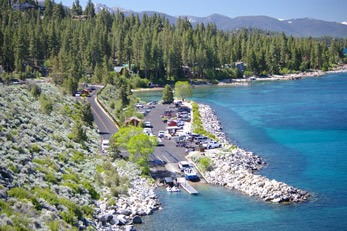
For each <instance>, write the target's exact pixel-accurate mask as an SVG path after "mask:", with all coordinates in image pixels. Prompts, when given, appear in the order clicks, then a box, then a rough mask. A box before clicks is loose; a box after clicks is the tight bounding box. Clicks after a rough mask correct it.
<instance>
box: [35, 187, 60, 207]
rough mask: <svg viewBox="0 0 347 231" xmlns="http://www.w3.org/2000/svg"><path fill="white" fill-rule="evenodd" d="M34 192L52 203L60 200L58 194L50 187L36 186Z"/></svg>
mask: <svg viewBox="0 0 347 231" xmlns="http://www.w3.org/2000/svg"><path fill="white" fill-rule="evenodd" d="M33 193H34V194H35V195H36V196H37V197H39V198H43V199H44V200H45V201H47V202H48V203H50V204H51V205H54V204H56V203H57V202H58V198H57V195H56V194H55V193H53V192H52V191H51V190H50V189H49V188H45V189H44V188H41V187H38V186H36V187H35V188H34V190H33Z"/></svg>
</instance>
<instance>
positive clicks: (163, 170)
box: [150, 163, 205, 195]
mask: <svg viewBox="0 0 347 231" xmlns="http://www.w3.org/2000/svg"><path fill="white" fill-rule="evenodd" d="M150 167H151V168H150V169H151V175H152V177H153V178H154V179H156V181H157V184H158V186H162V184H161V183H160V179H164V178H165V177H171V178H173V179H177V183H179V184H180V185H181V187H182V188H183V189H184V190H185V191H187V192H188V193H189V194H191V195H197V194H199V192H198V191H197V190H196V189H195V188H193V187H192V186H191V185H190V184H189V181H187V180H186V179H185V178H184V177H182V174H181V172H180V170H179V169H178V168H177V163H167V164H159V165H157V164H154V163H152V165H151V166H150ZM199 183H205V181H204V180H203V179H202V178H200V182H199Z"/></svg>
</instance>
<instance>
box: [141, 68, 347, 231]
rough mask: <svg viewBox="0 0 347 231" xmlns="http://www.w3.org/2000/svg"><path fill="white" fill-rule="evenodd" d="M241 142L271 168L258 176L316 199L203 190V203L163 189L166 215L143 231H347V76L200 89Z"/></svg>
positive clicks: (151, 96) (149, 96)
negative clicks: (289, 200)
mask: <svg viewBox="0 0 347 231" xmlns="http://www.w3.org/2000/svg"><path fill="white" fill-rule="evenodd" d="M193 95H194V97H193V98H192V99H193V100H195V101H197V102H201V103H205V104H208V105H210V106H211V107H212V108H213V109H214V110H215V111H216V113H217V115H218V116H219V117H220V120H221V122H222V124H223V126H224V132H225V133H226V134H227V135H228V137H229V138H231V140H233V142H234V143H236V144H237V145H238V146H240V147H243V148H245V149H247V150H250V151H253V152H255V153H256V154H257V155H259V156H261V157H263V158H264V159H265V160H266V161H267V163H268V164H267V166H266V167H265V168H263V169H262V170H261V171H259V172H258V173H259V174H262V175H265V176H267V177H268V178H271V179H272V178H273V179H276V180H278V181H283V182H285V183H287V184H289V185H293V186H295V187H298V188H300V189H303V190H306V191H308V192H310V194H311V195H312V196H311V198H310V200H309V201H308V202H305V203H301V204H279V205H276V204H271V203H268V202H264V201H262V200H260V199H257V198H252V197H248V196H245V195H243V194H241V193H239V192H237V191H232V190H230V189H226V188H224V187H218V186H212V185H199V186H197V187H196V188H197V190H198V191H199V192H200V195H198V196H190V195H188V194H187V193H185V192H180V193H176V194H172V193H167V192H166V191H164V190H163V189H158V191H157V192H158V195H159V198H160V202H161V203H162V208H163V209H162V210H160V211H156V212H155V213H154V214H153V215H151V216H147V217H145V218H143V222H144V224H142V225H140V226H137V227H136V228H137V229H138V230H347V74H346V73H343V74H329V75H327V76H323V77H317V78H306V79H303V80H297V81H278V82H277V81H276V82H257V83H252V85H251V86H248V87H206V88H195V89H194V90H193ZM137 96H139V97H141V98H142V99H143V100H147V101H149V100H159V99H160V98H161V93H160V92H146V93H137Z"/></svg>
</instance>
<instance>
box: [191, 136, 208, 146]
mask: <svg viewBox="0 0 347 231" xmlns="http://www.w3.org/2000/svg"><path fill="white" fill-rule="evenodd" d="M207 139H208V138H207V137H206V136H198V137H195V138H194V142H195V143H196V144H199V143H200V142H204V141H207Z"/></svg>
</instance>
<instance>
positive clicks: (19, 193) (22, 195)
mask: <svg viewBox="0 0 347 231" xmlns="http://www.w3.org/2000/svg"><path fill="white" fill-rule="evenodd" d="M8 195H9V196H11V197H15V198H18V199H21V200H22V199H27V200H30V201H31V203H32V204H33V205H34V207H35V208H36V209H37V210H41V209H42V206H41V204H40V203H39V202H38V201H37V199H36V197H35V196H33V195H32V194H31V193H30V192H29V191H27V190H26V189H24V188H21V187H16V188H12V189H11V190H9V191H8Z"/></svg>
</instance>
